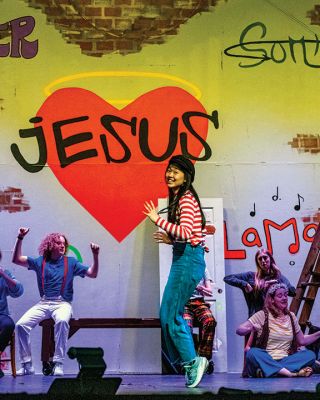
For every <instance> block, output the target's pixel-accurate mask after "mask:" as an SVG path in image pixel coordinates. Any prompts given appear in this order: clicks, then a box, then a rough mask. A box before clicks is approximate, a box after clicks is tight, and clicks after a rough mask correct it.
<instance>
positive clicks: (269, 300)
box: [264, 283, 289, 317]
mask: <svg viewBox="0 0 320 400" xmlns="http://www.w3.org/2000/svg"><path fill="white" fill-rule="evenodd" d="M279 289H285V290H286V292H287V293H288V287H287V285H285V284H284V283H275V284H273V285H271V286H270V287H269V289H268V291H267V294H266V298H265V301H264V308H266V309H267V310H268V311H270V312H271V314H272V315H273V316H274V317H277V316H278V315H279V310H278V309H277V308H276V307H275V306H274V303H273V301H274V297H275V295H276V292H277V290H279ZM284 314H289V310H288V309H286V310H284Z"/></svg>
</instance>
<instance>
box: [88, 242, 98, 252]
mask: <svg viewBox="0 0 320 400" xmlns="http://www.w3.org/2000/svg"><path fill="white" fill-rule="evenodd" d="M90 247H91V251H92V254H99V251H100V246H99V245H98V244H95V243H90Z"/></svg>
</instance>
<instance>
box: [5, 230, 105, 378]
mask: <svg viewBox="0 0 320 400" xmlns="http://www.w3.org/2000/svg"><path fill="white" fill-rule="evenodd" d="M28 232H29V228H20V229H19V234H18V238H17V241H16V244H15V247H14V251H13V258H12V262H14V263H15V264H18V265H21V266H23V267H27V268H28V269H30V270H33V271H35V272H36V275H37V282H38V288H39V292H40V297H41V299H40V301H39V302H38V303H37V304H36V305H35V306H33V307H31V308H30V310H28V311H27V312H26V313H25V314H24V315H23V316H22V317H21V318H20V320H19V321H18V322H17V335H18V344H19V353H20V359H21V363H22V368H21V369H20V370H19V371H17V375H32V374H34V372H35V371H34V368H33V366H32V358H31V343H30V331H31V329H33V328H34V327H35V326H36V325H38V324H39V322H41V321H42V320H44V319H47V318H53V320H54V322H55V325H54V336H55V344H56V347H55V353H54V357H53V363H54V367H53V374H54V375H63V360H64V358H65V354H66V347H67V340H68V333H69V320H70V318H71V315H72V306H71V301H72V297H73V278H74V277H75V276H81V277H82V278H83V277H85V276H88V277H90V278H96V277H97V274H98V266H99V261H98V255H99V246H98V245H97V244H94V243H91V244H90V246H91V251H92V255H93V263H92V265H91V267H90V268H89V267H87V266H85V265H83V264H81V263H80V262H79V261H77V260H76V259H75V258H74V257H66V256H65V253H66V251H67V248H68V241H67V239H66V237H65V236H64V235H63V234H61V233H51V234H49V235H47V236H46V237H45V238H44V239H43V240H42V242H41V244H40V246H39V254H40V257H37V258H31V257H27V256H23V255H21V246H22V240H23V238H24V237H25V235H26V234H27V233H28Z"/></svg>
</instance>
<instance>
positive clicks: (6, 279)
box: [0, 250, 23, 378]
mask: <svg viewBox="0 0 320 400" xmlns="http://www.w3.org/2000/svg"><path fill="white" fill-rule="evenodd" d="M1 259H2V253H1V250H0V261H1ZM22 294H23V286H22V285H21V283H20V282H18V281H17V280H16V278H15V277H14V276H13V275H12V273H11V272H10V271H8V270H7V269H4V268H3V267H2V266H1V265H0V354H1V353H2V352H3V350H4V349H5V348H6V347H7V346H8V344H9V341H10V339H11V336H12V333H13V331H14V322H13V320H12V318H11V317H10V316H9V309H8V302H7V296H11V297H19V296H21V295H22ZM3 376H4V373H3V371H2V369H1V364H0V378H2V377H3Z"/></svg>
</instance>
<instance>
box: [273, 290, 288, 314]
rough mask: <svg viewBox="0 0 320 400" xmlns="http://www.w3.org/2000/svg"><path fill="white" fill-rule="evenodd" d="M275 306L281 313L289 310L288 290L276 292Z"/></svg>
mask: <svg viewBox="0 0 320 400" xmlns="http://www.w3.org/2000/svg"><path fill="white" fill-rule="evenodd" d="M273 305H274V307H275V308H277V309H278V310H280V311H284V310H285V309H287V308H288V291H287V290H286V289H284V288H280V289H277V290H276V291H275V294H274V298H273Z"/></svg>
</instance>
